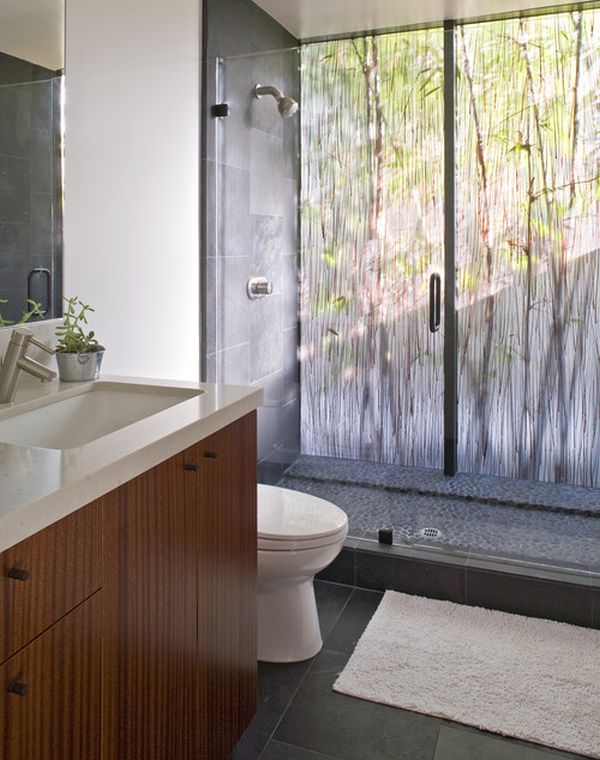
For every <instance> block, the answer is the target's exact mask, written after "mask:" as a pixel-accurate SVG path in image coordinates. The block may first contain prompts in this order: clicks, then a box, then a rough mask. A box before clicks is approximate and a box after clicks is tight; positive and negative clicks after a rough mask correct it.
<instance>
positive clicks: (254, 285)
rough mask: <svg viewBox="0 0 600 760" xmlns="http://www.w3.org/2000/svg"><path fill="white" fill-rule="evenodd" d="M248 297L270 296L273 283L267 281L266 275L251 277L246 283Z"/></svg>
mask: <svg viewBox="0 0 600 760" xmlns="http://www.w3.org/2000/svg"><path fill="white" fill-rule="evenodd" d="M246 292H247V293H248V298H262V297H263V296H270V295H271V293H272V292H273V283H272V282H269V280H267V278H266V277H251V278H250V279H249V280H248V284H247V285H246Z"/></svg>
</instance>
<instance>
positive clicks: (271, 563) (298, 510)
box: [258, 485, 348, 662]
mask: <svg viewBox="0 0 600 760" xmlns="http://www.w3.org/2000/svg"><path fill="white" fill-rule="evenodd" d="M347 535H348V518H347V516H346V513H345V512H343V511H342V510H341V509H340V508H339V507H336V506H335V505H334V504H331V502H329V501H325V500H324V499H319V498H317V497H316V496H312V495H311V494H306V493H300V492H299V491H290V490H289V489H287V488H279V487H277V486H265V485H259V486H258V659H259V660H264V661H266V662H299V661H300V660H307V659H308V658H309V657H313V656H314V655H315V654H317V652H318V651H319V650H320V649H321V647H322V646H323V641H322V639H321V630H320V628H319V619H318V617H317V605H316V602H315V592H314V588H313V580H314V577H315V575H316V573H318V572H320V571H321V570H323V569H324V568H325V567H327V565H329V564H330V563H331V562H333V560H334V559H335V558H336V557H337V555H338V554H339V553H340V551H341V549H342V545H343V543H344V539H345V538H346V536H347Z"/></svg>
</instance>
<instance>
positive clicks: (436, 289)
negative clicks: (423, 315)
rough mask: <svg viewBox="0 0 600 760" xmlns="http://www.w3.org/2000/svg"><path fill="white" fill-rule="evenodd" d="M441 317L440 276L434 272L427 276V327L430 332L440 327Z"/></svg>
mask: <svg viewBox="0 0 600 760" xmlns="http://www.w3.org/2000/svg"><path fill="white" fill-rule="evenodd" d="M441 319H442V278H441V277H440V276H439V274H437V273H435V272H434V274H432V275H431V277H430V278H429V329H430V331H431V332H432V333H434V332H437V331H438V330H439V329H440V322H441Z"/></svg>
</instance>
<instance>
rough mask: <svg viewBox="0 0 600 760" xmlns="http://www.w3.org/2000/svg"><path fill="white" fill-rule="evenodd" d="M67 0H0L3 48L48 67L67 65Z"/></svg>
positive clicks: (0, 31) (1, 49) (0, 29)
mask: <svg viewBox="0 0 600 760" xmlns="http://www.w3.org/2000/svg"><path fill="white" fill-rule="evenodd" d="M64 27H65V10H64V0H0V51H1V52H3V53H7V54H8V55H14V56H16V57H17V58H23V59H24V60H26V61H31V62H32V63H37V64H38V66H44V67H45V68H48V69H53V70H56V69H62V68H63V66H64Z"/></svg>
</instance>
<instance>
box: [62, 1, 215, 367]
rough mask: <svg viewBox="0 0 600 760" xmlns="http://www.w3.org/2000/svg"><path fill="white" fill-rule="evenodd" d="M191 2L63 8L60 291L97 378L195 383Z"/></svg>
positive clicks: (196, 67)
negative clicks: (84, 307)
mask: <svg viewBox="0 0 600 760" xmlns="http://www.w3.org/2000/svg"><path fill="white" fill-rule="evenodd" d="M200 4H201V0H101V1H100V2H99V1H98V0H70V2H67V20H66V26H67V35H66V74H67V79H66V82H67V105H66V125H67V134H66V169H65V186H66V190H65V195H66V204H65V247H66V253H65V288H64V292H65V294H66V295H77V296H80V297H81V298H82V299H84V300H86V301H87V302H88V303H91V304H92V305H93V306H94V307H95V308H96V315H95V316H94V324H93V326H94V328H96V332H97V334H98V337H99V339H100V340H101V342H102V343H104V344H105V345H106V347H107V352H106V355H105V364H104V365H103V370H104V371H106V372H107V373H110V374H122V375H139V376H144V377H162V378H173V379H182V380H196V379H198V375H199V369H198V368H199V353H200V336H199V321H200V317H199V311H200V309H199V274H198V269H199V264H198V262H199V232H198V230H199V221H198V216H199V125H200V47H201V45H200V39H201V35H200V23H201V22H200Z"/></svg>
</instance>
